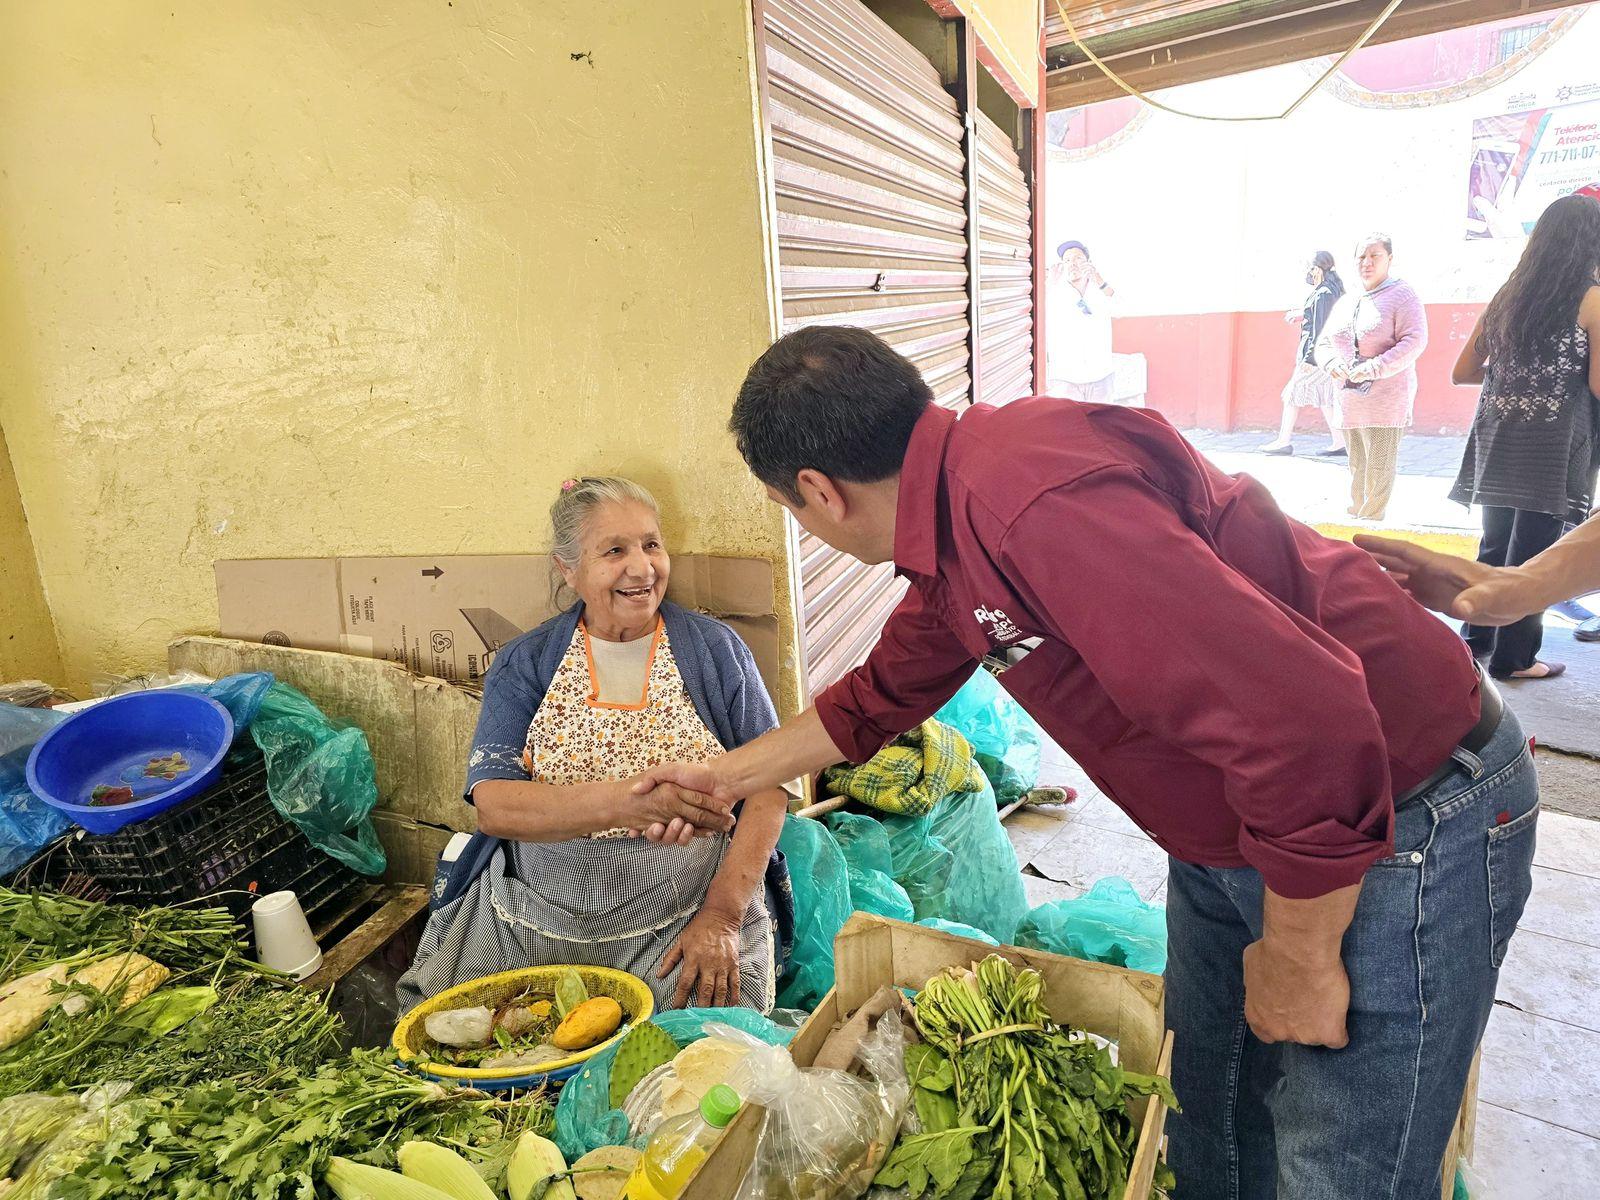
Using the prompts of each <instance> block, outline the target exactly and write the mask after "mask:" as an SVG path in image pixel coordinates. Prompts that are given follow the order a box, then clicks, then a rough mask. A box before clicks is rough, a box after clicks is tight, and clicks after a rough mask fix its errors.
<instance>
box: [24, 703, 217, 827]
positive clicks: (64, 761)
mask: <svg viewBox="0 0 1600 1200" xmlns="http://www.w3.org/2000/svg"><path fill="white" fill-rule="evenodd" d="M232 742H233V717H232V716H230V715H229V713H228V710H227V709H226V708H224V707H223V706H222V705H220V704H218V703H217V702H216V701H215V700H213V699H211V697H209V696H202V695H200V694H199V693H198V692H186V691H178V690H172V689H167V690H162V691H153V692H134V693H132V694H130V695H127V696H117V697H115V698H113V699H111V700H105V701H102V702H101V703H99V704H96V705H95V706H94V707H93V708H86V709H84V710H83V711H82V712H79V713H74V714H73V715H72V716H70V717H68V718H67V719H66V720H65V721H63V722H61V724H59V725H57V726H56V727H55V728H54V729H52V730H51V731H50V732H49V733H47V734H45V735H44V737H43V738H41V739H40V740H39V744H38V745H36V746H35V747H34V748H33V753H32V754H30V755H29V756H28V787H29V788H30V789H31V790H32V791H33V794H34V795H36V796H38V797H39V799H41V800H43V801H44V802H45V803H46V804H48V805H50V807H51V808H54V809H58V810H59V811H61V812H63V813H65V814H66V815H67V816H68V817H70V818H71V819H72V820H73V821H75V822H77V823H78V824H79V825H81V826H83V828H85V829H87V830H88V831H89V832H90V833H115V832H116V831H117V830H119V829H121V828H122V827H123V826H124V825H132V824H133V823H134V822H135V821H143V820H145V819H146V818H147V817H153V816H155V815H156V814H157V813H159V812H162V811H164V810H166V809H169V808H171V807H172V806H173V805H174V804H178V803H179V802H181V801H183V800H187V799H188V798H189V797H190V796H193V795H197V794H198V793H200V792H203V791H204V790H205V789H206V788H208V787H210V786H211V785H212V784H213V783H215V782H216V781H217V777H218V776H219V775H221V774H222V760H223V757H224V756H225V755H226V754H227V753H228V747H229V746H230V745H231V744H232ZM168 776H170V778H169V777H168ZM97 787H105V788H113V789H117V788H128V789H130V790H131V791H132V793H133V799H131V800H128V801H126V802H123V803H120V804H91V803H90V797H91V795H92V793H93V792H94V790H95V789H96V788H97Z"/></svg>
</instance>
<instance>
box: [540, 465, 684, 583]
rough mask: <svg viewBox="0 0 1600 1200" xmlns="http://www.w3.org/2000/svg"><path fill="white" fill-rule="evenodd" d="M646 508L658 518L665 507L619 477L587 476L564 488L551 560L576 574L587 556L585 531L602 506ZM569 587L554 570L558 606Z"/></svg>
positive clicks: (555, 513)
mask: <svg viewBox="0 0 1600 1200" xmlns="http://www.w3.org/2000/svg"><path fill="white" fill-rule="evenodd" d="M628 503H633V504H642V505H644V506H645V507H646V508H648V509H649V510H650V511H651V512H653V513H655V514H656V516H657V517H659V516H660V515H661V506H660V505H659V504H657V503H656V498H655V497H654V496H652V495H651V494H650V493H649V491H648V490H647V489H646V488H644V487H643V486H642V485H640V484H637V483H635V482H634V481H633V480H631V479H623V478H621V477H620V476H617V475H585V476H583V477H582V478H580V479H568V480H567V481H566V482H564V483H563V484H562V485H561V492H560V494H559V495H557V496H556V502H555V503H554V504H552V505H551V506H550V556H551V557H552V558H554V559H555V560H556V562H558V563H560V564H561V565H562V566H563V567H565V568H566V569H567V570H569V571H571V570H575V569H576V568H577V565H578V560H579V559H580V558H581V557H582V556H583V530H584V526H585V525H587V524H588V523H589V518H590V517H591V516H592V515H594V510H595V509H597V508H599V507H600V506H601V505H602V504H628ZM565 586H566V581H565V580H563V579H562V577H561V572H560V571H559V570H557V569H556V568H555V567H553V566H552V567H551V570H550V590H551V595H552V596H553V597H554V598H555V600H556V602H557V604H558V605H559V604H560V601H561V593H562V591H563V589H564V588H565Z"/></svg>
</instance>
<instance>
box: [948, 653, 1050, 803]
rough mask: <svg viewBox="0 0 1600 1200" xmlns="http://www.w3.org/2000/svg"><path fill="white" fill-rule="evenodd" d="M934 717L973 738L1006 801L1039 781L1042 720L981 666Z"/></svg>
mask: <svg viewBox="0 0 1600 1200" xmlns="http://www.w3.org/2000/svg"><path fill="white" fill-rule="evenodd" d="M933 716H934V720H936V721H943V722H944V723H945V724H946V725H953V726H955V727H956V728H957V729H958V730H960V731H961V733H962V735H963V736H964V737H965V738H966V739H967V741H969V742H971V743H972V752H973V754H974V756H976V758H977V760H978V765H979V766H980V767H982V768H983V773H984V774H985V775H987V776H988V777H989V782H990V783H991V784H993V785H994V794H995V796H996V798H997V799H998V800H999V802H1000V803H1001V804H1002V805H1006V804H1014V803H1016V802H1017V801H1018V800H1021V799H1022V798H1023V796H1025V795H1026V794H1027V792H1028V789H1029V788H1031V787H1033V785H1034V784H1036V783H1038V782H1039V750H1040V747H1041V746H1042V745H1043V734H1042V732H1041V731H1040V729H1039V726H1038V723H1037V722H1035V721H1034V719H1033V718H1032V717H1030V716H1029V715H1028V714H1027V713H1026V712H1025V711H1024V710H1023V707H1022V705H1020V704H1018V703H1017V702H1016V701H1015V700H1013V699H1012V698H1011V696H1010V694H1009V693H1008V692H1006V690H1005V689H1004V688H1003V687H1001V686H1000V683H999V681H998V680H996V679H995V677H994V676H993V675H991V674H990V673H989V672H988V671H986V670H984V669H983V668H982V667H979V668H978V670H977V671H976V672H974V673H973V676H972V678H971V679H969V680H967V682H966V683H964V684H962V685H961V690H960V691H959V692H957V693H956V694H955V695H954V696H952V697H951V698H950V699H949V701H947V702H946V704H945V706H944V707H943V708H941V709H940V710H939V711H938V712H936V713H934V714H933Z"/></svg>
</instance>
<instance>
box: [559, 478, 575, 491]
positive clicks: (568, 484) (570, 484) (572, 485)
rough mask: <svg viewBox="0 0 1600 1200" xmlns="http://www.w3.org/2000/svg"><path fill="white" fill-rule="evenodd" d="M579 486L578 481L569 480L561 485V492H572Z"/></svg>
mask: <svg viewBox="0 0 1600 1200" xmlns="http://www.w3.org/2000/svg"><path fill="white" fill-rule="evenodd" d="M577 486H578V481H577V480H576V479H568V480H567V481H566V482H564V483H563V484H562V485H561V490H562V491H563V492H570V491H571V490H572V489H573V488H575V487H577Z"/></svg>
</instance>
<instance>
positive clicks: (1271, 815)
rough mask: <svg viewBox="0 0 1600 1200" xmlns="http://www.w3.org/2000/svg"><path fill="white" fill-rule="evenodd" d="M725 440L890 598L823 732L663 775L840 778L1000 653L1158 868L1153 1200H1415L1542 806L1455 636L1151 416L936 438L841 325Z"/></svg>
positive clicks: (1489, 691) (898, 364) (1074, 417)
mask: <svg viewBox="0 0 1600 1200" xmlns="http://www.w3.org/2000/svg"><path fill="white" fill-rule="evenodd" d="M732 428H733V432H734V434H735V437H736V438H737V440H738V444H739V449H740V451H741V453H742V454H743V455H744V458H745V461H746V462H747V463H748V464H749V465H750V468H751V470H752V471H753V472H754V474H755V475H756V477H757V478H758V479H760V480H761V481H762V482H763V483H765V484H766V486H767V491H768V493H769V495H771V497H772V498H773V500H774V501H776V502H777V503H779V504H781V505H783V506H784V507H785V508H787V509H788V510H789V511H790V512H792V513H793V514H794V516H795V519H796V520H797V521H799V523H800V524H801V525H802V526H803V527H804V528H806V529H807V530H809V531H810V532H811V533H813V534H815V535H816V536H817V537H819V538H821V539H822V540H823V541H825V542H827V543H829V544H830V545H832V546H834V547H836V548H838V549H840V550H843V551H846V552H847V553H850V554H852V555H854V556H855V557H856V558H859V559H860V560H862V561H863V562H868V563H878V562H885V561H889V560H891V559H892V560H893V562H894V563H895V565H896V567H897V568H898V570H899V573H900V574H902V575H903V576H905V577H906V578H907V579H908V580H909V581H910V584H911V588H910V591H909V592H908V593H907V595H906V597H905V599H904V601H902V603H901V604H900V606H899V607H898V608H897V609H896V610H895V612H894V614H893V615H892V616H891V617H890V619H889V621H888V623H887V624H886V625H885V627H884V630H883V634H882V637H881V639H880V641H879V643H878V645H877V647H876V648H875V649H874V650H873V652H872V654H871V656H870V657H869V658H868V660H867V662H866V663H865V664H864V665H863V666H861V667H860V668H858V669H857V670H856V671H854V672H852V673H851V674H849V675H848V676H846V677H845V678H844V679H842V680H841V681H839V682H838V683H836V684H835V685H834V686H832V687H831V688H829V689H827V691H825V692H823V693H822V695H820V696H818V697H817V699H816V703H815V705H814V707H812V708H810V709H808V710H807V711H806V712H804V713H802V714H801V715H800V716H798V717H797V718H795V719H794V720H791V721H789V722H787V723H786V724H785V725H784V726H783V727H782V728H781V729H778V730H775V731H773V732H772V733H770V734H768V735H766V736H765V737H762V738H759V739H757V740H756V741H754V742H752V743H750V744H749V745H747V746H745V747H742V748H741V749H739V750H736V751H733V752H732V753H730V754H728V755H726V756H725V757H722V758H719V759H717V760H715V761H713V762H712V763H710V764H700V765H692V764H671V765H668V766H664V767H662V768H660V769H659V771H658V772H657V773H656V777H657V778H658V779H659V780H662V781H670V782H675V783H677V784H678V785H680V786H682V787H685V788H691V789H694V790H697V791H701V792H705V793H709V794H712V795H714V796H716V797H719V798H720V799H721V800H722V801H723V802H725V803H731V802H732V801H734V800H736V799H740V798H743V797H746V796H749V795H751V794H753V793H755V792H758V791H760V790H762V789H764V788H768V787H771V786H773V785H775V784H777V783H779V782H781V781H782V780H785V779H788V778H791V777H793V776H795V775H798V774H802V773H809V772H813V771H816V770H820V769H821V768H823V767H826V766H828V765H831V764H832V763H834V762H837V761H838V760H839V759H840V758H841V757H843V758H848V759H850V760H851V761H854V762H861V761H864V760H865V759H867V758H869V757H870V756H871V755H873V754H874V753H876V752H877V751H878V750H879V749H880V748H882V747H883V746H884V745H885V744H886V743H887V742H888V741H890V740H891V739H892V738H893V737H895V736H896V735H897V734H899V733H901V732H904V731H906V730H909V729H912V728H914V727H915V726H916V725H917V724H919V723H920V722H922V721H923V720H926V719H927V718H928V717H930V716H931V715H932V714H933V713H934V712H935V711H936V710H937V709H938V708H939V707H940V706H942V705H943V704H944V703H945V701H947V700H948V699H949V698H950V697H951V696H952V695H953V694H954V693H955V692H956V690H957V689H958V688H959V687H960V686H961V685H962V683H964V682H965V681H966V680H967V679H968V678H969V677H970V676H971V675H972V673H973V671H974V669H976V668H977V665H978V663H979V660H980V659H982V658H983V657H984V656H985V655H986V654H988V653H990V652H993V651H1010V652H1011V657H1013V658H1014V657H1015V655H1016V654H1017V652H1018V650H1019V649H1026V653H1025V654H1024V655H1023V656H1022V658H1021V660H1020V662H1017V663H1016V665H1013V666H1011V667H1010V668H1009V669H1008V670H1006V671H1005V672H1004V674H1003V675H1002V676H1001V682H1002V684H1003V685H1004V686H1005V688H1006V690H1007V691H1009V692H1010V693H1011V694H1012V695H1013V696H1015V697H1016V699H1017V700H1018V701H1019V702H1020V703H1021V704H1022V705H1023V707H1024V708H1026V709H1027V710H1028V711H1029V712H1030V713H1032V714H1033V716H1034V717H1035V719H1037V720H1038V722H1039V723H1040V724H1041V725H1042V726H1043V727H1044V729H1045V731H1046V732H1048V733H1049V734H1050V735H1051V737H1053V738H1054V739H1055V740H1056V741H1057V742H1059V743H1060V744H1061V745H1062V746H1063V747H1064V748H1065V749H1066V750H1067V751H1068V752H1069V753H1070V754H1071V755H1072V756H1073V758H1074V759H1076V760H1077V761H1078V762H1079V763H1080V764H1081V765H1082V766H1083V767H1084V769H1085V770H1086V771H1087V772H1088V773H1089V775H1090V777H1091V778H1092V779H1093V780H1094V781H1095V783H1096V785H1097V786H1098V787H1099V788H1100V789H1101V790H1102V791H1104V792H1105V793H1106V794H1107V795H1108V796H1110V797H1111V798H1112V799H1113V800H1114V801H1115V802H1116V803H1118V804H1119V805H1121V806H1122V807H1123V808H1124V809H1125V810H1126V811H1127V812H1128V813H1129V815H1130V816H1132V818H1133V819H1134V820H1135V821H1137V822H1138V824H1139V825H1140V827H1141V828H1143V829H1144V830H1145V831H1146V832H1147V833H1148V834H1149V835H1150V837H1151V838H1152V839H1154V840H1155V842H1156V843H1157V844H1158V845H1160V846H1161V847H1162V848H1163V849H1165V850H1166V851H1167V852H1168V854H1169V855H1170V863H1171V867H1170V873H1169V880H1168V931H1169V943H1170V950H1169V963H1168V969H1167V1016H1168V1023H1169V1025H1170V1026H1171V1027H1172V1028H1173V1029H1174V1031H1175V1033H1176V1043H1175V1044H1176V1058H1175V1060H1174V1071H1173V1076H1174V1084H1175V1086H1176V1088H1177V1091H1178V1095H1179V1099H1180V1101H1181V1102H1182V1104H1183V1106H1184V1111H1183V1115H1182V1116H1181V1117H1178V1118H1175V1119H1174V1121H1173V1124H1172V1126H1171V1129H1172V1137H1171V1162H1172V1166H1173V1169H1174V1171H1175V1172H1176V1174H1177V1177H1178V1193H1177V1195H1178V1196H1179V1197H1180V1198H1181V1200H1191V1198H1205V1200H1208V1198H1210V1197H1224V1196H1226V1197H1235V1198H1237V1197H1262V1198H1266V1197H1271V1196H1274V1195H1277V1196H1282V1197H1290V1196H1292V1197H1295V1198H1296V1200H1305V1198H1308V1197H1310V1198H1314V1200H1320V1198H1323V1197H1326V1198H1328V1200H1334V1198H1338V1200H1353V1198H1365V1197H1378V1196H1383V1197H1389V1198H1392V1200H1397V1198H1401V1197H1407V1198H1409V1197H1418V1198H1420V1197H1424V1196H1429V1197H1432V1196H1437V1195H1438V1194H1439V1171H1440V1160H1441V1157H1442V1153H1443V1151H1444V1148H1445V1144H1446V1141H1447V1139H1448V1136H1449V1132H1450V1129H1451V1127H1452V1125H1453V1120H1454V1115H1455V1111H1456V1109H1457V1107H1458V1106H1459V1104H1460V1100H1461V1094H1462V1090H1463V1087H1464V1085H1465V1082H1466V1077H1467V1071H1468V1067H1469V1064H1470V1060H1471V1057H1472V1053H1473V1049H1474V1047H1475V1046H1476V1044H1477V1041H1478V1039H1479V1037H1480V1036H1481V1034H1482V1031H1483V1027H1484V1024H1485V1022H1486V1021H1487V1019H1488V1014H1489V1010H1490V1007H1491V1005H1492V1003H1493V999H1494V987H1495V979H1496V975H1497V972H1498V967H1499V963H1500V960H1501V958H1502V957H1503V955H1504V953H1505V947H1506V942H1507V940H1508V939H1509V937H1510V935H1511V931H1512V929H1513V928H1514V926H1515V924H1516V922H1517V920H1518V918H1519V917H1520V915H1521V910H1522V905H1523V902H1524V900H1525V899H1526V897H1527V893H1528V890H1529V887H1530V881H1531V865H1532V854H1533V838H1534V825H1535V823H1536V820H1537V802H1538V798H1537V789H1536V784H1535V781H1534V775H1533V769H1532V765H1531V760H1530V757H1529V755H1528V751H1527V747H1526V745H1525V744H1524V741H1523V737H1522V734H1521V731H1520V729H1519V728H1518V727H1517V723H1516V719H1515V717H1513V716H1512V715H1511V714H1510V713H1509V712H1504V711H1503V707H1502V705H1501V702H1500V699H1499V697H1498V695H1496V694H1495V693H1494V691H1493V685H1492V684H1490V683H1489V682H1488V681H1487V680H1485V679H1483V678H1482V676H1481V674H1480V672H1479V671H1478V670H1477V669H1476V668H1475V666H1474V664H1473V662H1472V660H1471V658H1470V657H1469V655H1468V654H1467V652H1466V650H1465V648H1464V647H1463V646H1462V644H1461V643H1460V641H1459V640H1458V639H1457V638H1456V637H1455V635H1454V634H1453V633H1452V632H1451V631H1450V630H1449V629H1448V628H1446V627H1445V626H1444V625H1443V624H1442V623H1440V622H1439V621H1438V620H1436V619H1435V618H1433V617H1431V616H1429V615H1428V614H1427V613H1426V612H1424V611H1423V609H1422V608H1421V607H1419V606H1418V605H1417V604H1415V603H1414V602H1413V601H1412V600H1410V599H1409V598H1408V597H1407V596H1406V595H1405V594H1404V593H1403V592H1402V591H1401V590H1400V589H1399V588H1398V587H1397V586H1396V585H1395V584H1394V583H1393V582H1392V581H1390V580H1389V579H1388V578H1387V577H1386V576H1385V575H1384V573H1383V572H1382V571H1381V570H1380V569H1379V568H1378V567H1377V566H1376V565H1375V564H1374V563H1373V562H1372V561H1371V560H1370V559H1369V558H1368V557H1367V555H1365V554H1364V553H1362V552H1361V551H1360V550H1357V549H1355V548H1353V547H1350V546H1348V545H1345V544H1343V543H1339V542H1334V541H1330V540H1328V539H1326V538H1324V537H1322V536H1321V535H1319V534H1317V533H1316V532H1314V531H1313V530H1311V529H1309V528H1307V527H1306V526H1303V525H1300V524H1298V523H1297V522H1294V521H1292V520H1290V519H1289V518H1287V517H1285V516H1284V515H1283V514H1282V513H1281V512H1280V511H1279V510H1278V508H1277V506H1276V505H1275V504H1274V503H1273V500H1272V498H1271V496H1270V495H1268V494H1267V492H1266V491H1265V490H1264V489H1263V488H1262V487H1261V486H1260V485H1259V484H1257V483H1256V482H1255V481H1254V480H1252V479H1250V478H1248V477H1233V476H1229V475H1225V474H1223V473H1222V472H1221V471H1219V470H1217V469H1216V468H1215V467H1213V466H1212V465H1211V464H1210V463H1208V462H1207V461H1206V460H1205V459H1203V458H1201V457H1200V456H1199V455H1198V454H1197V453H1196V452H1195V451H1194V450H1193V449H1192V448H1191V447H1190V446H1189V444H1188V443H1187V442H1186V441H1184V439H1183V438H1182V437H1181V436H1179V435H1178V433H1177V432H1176V431H1175V430H1173V429H1172V427H1171V426H1169V425H1168V424H1167V423H1166V422H1165V421H1164V420H1162V419H1161V418H1160V417H1159V416H1157V415H1155V414H1152V413H1147V412H1143V411H1138V410H1130V409H1121V408H1114V407H1108V406H1102V405H1089V404H1078V403H1075V402H1073V401H1067V400H1058V399H1051V398H1043V397H1041V398H1034V399H1028V400H1021V401H1018V402H1016V403H1014V404H1010V405H1007V406H1005V407H1004V408H998V409H996V408H991V407H988V406H977V407H974V408H972V409H969V410H968V411H967V412H965V413H964V414H962V415H961V416H960V417H959V419H958V417H957V416H956V414H954V413H952V412H949V411H947V410H943V409H940V408H938V407H937V406H935V405H933V404H932V402H931V395H930V393H929V390H928V388H927V386H926V385H925V384H924V382H923V381H922V379H921V377H920V376H919V374H918V373H917V370H916V368H915V367H914V366H912V365H911V364H910V363H909V362H907V361H906V360H905V359H903V358H901V357H900V356H899V355H898V354H896V353H895V352H894V351H893V350H891V349H890V348H889V347H888V346H887V345H885V344H884V343H883V342H882V341H880V340H879V339H878V338H876V337H874V336H873V335H872V334H870V333H867V332H866V331H863V330H857V329H841V328H824V327H819V328H811V329H802V330H799V331H797V332H795V333H792V334H790V335H788V336H787V337H785V338H783V339H782V340H780V341H779V342H777V343H776V344H775V345H773V346H772V347H771V348H770V349H769V350H768V351H767V352H766V353H765V354H764V355H762V357H761V358H760V359H759V360H758V361H757V362H756V364H755V365H754V366H753V367H752V368H751V370H750V373H749V375H748V377H747V378H746V380H745V383H744V386H743V388H742V389H741V391H740V395H739V399H738V402H737V404H736V405H735V408H734V414H733V421H732ZM653 782H654V780H650V781H646V784H642V785H641V786H647V785H648V784H649V783H653ZM649 832H650V834H651V836H654V837H657V838H661V837H678V836H686V835H687V834H688V833H689V831H688V830H685V829H677V828H674V829H666V830H663V829H661V828H656V829H654V830H651V831H649ZM1397 851H1398V852H1397ZM1023 1191H1024V1193H1025V1191H1026V1189H1023Z"/></svg>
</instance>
